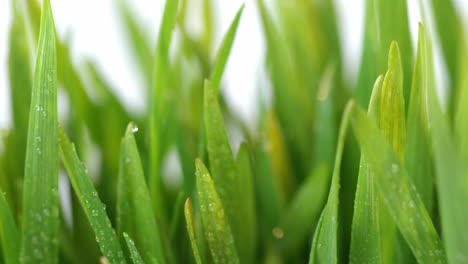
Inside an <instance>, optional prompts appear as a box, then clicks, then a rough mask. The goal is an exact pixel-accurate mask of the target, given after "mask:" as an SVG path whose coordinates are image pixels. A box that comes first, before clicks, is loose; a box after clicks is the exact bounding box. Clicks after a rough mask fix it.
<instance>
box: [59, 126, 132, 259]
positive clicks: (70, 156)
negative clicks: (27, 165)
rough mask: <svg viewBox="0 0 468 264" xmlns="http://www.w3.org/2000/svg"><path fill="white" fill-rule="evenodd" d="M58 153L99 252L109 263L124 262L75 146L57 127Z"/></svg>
mask: <svg viewBox="0 0 468 264" xmlns="http://www.w3.org/2000/svg"><path fill="white" fill-rule="evenodd" d="M59 143H60V155H61V158H62V161H63V164H64V165H65V168H66V169H67V172H68V177H69V178H70V181H71V183H72V186H73V189H74V190H75V193H76V195H77V196H78V199H79V200H80V203H81V206H82V207H83V210H84V211H85V213H86V216H87V217H88V220H89V222H90V224H91V227H92V229H93V231H94V232H95V234H96V241H97V242H98V244H99V247H100V248H101V252H102V254H103V255H104V257H106V258H107V259H108V260H109V262H110V263H117V264H124V263H126V262H125V258H124V254H123V252H122V248H121V247H120V244H119V241H118V239H117V236H116V235H115V232H114V230H113V228H112V226H111V222H110V220H109V218H108V217H107V213H106V210H105V208H104V205H103V204H102V202H101V201H100V199H99V196H98V194H97V192H96V190H95V188H94V186H93V184H92V182H91V180H90V179H89V177H88V175H87V173H86V169H85V168H84V167H83V164H82V163H81V161H80V159H79V158H78V154H77V153H76V150H75V146H74V145H73V144H72V143H71V142H70V140H69V139H68V137H67V136H66V134H65V132H64V131H63V129H61V128H60V129H59Z"/></svg>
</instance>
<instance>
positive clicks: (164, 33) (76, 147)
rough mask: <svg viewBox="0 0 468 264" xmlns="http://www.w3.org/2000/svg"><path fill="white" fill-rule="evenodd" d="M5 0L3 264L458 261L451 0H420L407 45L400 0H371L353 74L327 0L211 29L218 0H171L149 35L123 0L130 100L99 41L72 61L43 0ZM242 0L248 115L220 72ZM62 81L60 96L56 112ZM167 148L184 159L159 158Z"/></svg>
mask: <svg viewBox="0 0 468 264" xmlns="http://www.w3.org/2000/svg"><path fill="white" fill-rule="evenodd" d="M10 1H11V2H12V5H11V6H12V14H13V16H12V23H11V24H10V34H9V38H10V39H9V42H8V43H9V44H8V45H9V54H8V70H9V75H8V76H9V84H10V86H9V88H10V101H11V105H12V111H11V112H12V120H13V125H12V127H11V128H8V129H5V130H4V131H1V132H2V133H1V134H0V140H1V144H0V146H2V148H0V248H1V249H2V250H1V254H0V263H6V264H15V263H25V264H26V263H45V264H54V263H73V264H75V263H113V264H114V263H117V264H121V263H134V264H140V263H147V264H150V263H163V264H164V263H165V264H175V263H196V264H210V263H278V264H281V263H325V264H329V263H377V264H378V263H450V264H464V263H468V251H467V249H468V227H467V225H466V223H468V177H467V175H468V165H467V164H466V162H465V161H466V159H467V158H468V116H467V115H468V78H467V75H466V73H465V72H466V71H467V70H468V64H467V61H468V46H467V43H468V42H467V38H466V36H465V35H464V32H465V30H464V27H463V23H461V21H462V17H461V16H459V14H458V13H457V10H456V9H455V6H454V4H453V3H452V2H451V1H440V0H432V1H429V3H430V7H432V10H431V11H432V12H433V13H434V16H431V17H433V18H434V21H427V20H426V19H427V18H428V17H430V16H429V14H426V11H425V10H421V13H422V16H423V21H422V23H420V24H419V34H418V42H417V45H416V47H417V49H416V50H413V49H412V43H411V38H410V30H409V25H413V24H416V23H418V22H419V21H410V20H409V18H408V17H409V16H408V10H407V1H405V0H396V1H386V0H366V1H365V23H364V36H363V38H364V39H363V53H362V56H361V58H360V61H359V64H357V65H353V67H356V68H359V72H358V79H357V83H356V84H354V83H350V82H348V81H346V80H347V79H346V78H345V77H344V76H343V67H344V65H343V63H342V61H343V59H342V58H341V52H340V51H341V49H343V47H341V46H340V45H341V42H339V39H340V37H341V36H339V33H338V32H341V31H339V30H338V27H337V24H338V23H337V21H338V18H337V14H336V12H335V10H336V6H334V4H333V1H332V0H323V1H299V0H295V1H286V0H274V1H271V2H272V3H270V2H268V3H267V1H264V0H257V1H251V2H246V3H245V5H241V6H240V7H239V9H238V10H237V12H236V14H235V15H234V16H233V19H232V22H231V24H230V26H229V27H228V28H222V29H221V28H219V29H218V28H216V24H217V23H216V17H217V15H218V14H217V13H216V12H215V9H214V7H215V6H216V4H219V3H215V2H214V0H203V2H202V8H201V9H200V10H199V11H200V14H195V16H192V14H189V13H190V12H197V10H192V9H189V5H188V2H189V1H187V0H180V1H179V0H166V2H165V8H164V14H163V16H162V20H161V27H160V28H159V33H157V34H155V32H147V31H145V29H144V27H142V26H141V24H140V22H141V21H140V20H139V18H138V17H137V16H136V15H135V14H134V13H132V12H131V11H130V9H131V8H130V7H131V4H132V2H131V1H130V0H119V1H117V2H116V7H117V9H116V10H117V11H118V12H119V14H120V16H121V18H122V23H121V24H120V25H117V26H121V27H123V29H124V30H123V32H125V33H126V36H127V39H126V41H127V42H128V43H127V44H128V47H129V52H130V54H133V59H134V63H135V64H134V65H136V67H137V69H138V71H139V74H141V76H142V77H143V80H145V82H144V84H143V85H144V87H143V89H142V90H143V91H144V92H145V96H146V98H147V102H146V111H144V113H141V114H134V113H132V112H131V111H129V110H128V109H126V107H125V106H124V105H123V104H122V102H120V101H119V99H118V97H117V96H116V95H115V94H114V92H113V88H112V87H111V85H110V84H109V82H108V80H107V79H106V77H107V78H109V77H110V78H113V76H106V77H104V76H103V74H102V69H100V68H99V67H97V64H96V63H94V61H93V58H91V59H86V60H84V63H83V64H77V63H76V62H75V61H74V59H73V58H72V56H71V54H72V51H71V50H70V47H69V45H68V42H66V41H65V40H64V39H62V38H61V37H60V36H56V33H55V25H54V20H53V8H51V7H53V5H52V6H51V4H50V0H43V1H42V5H40V4H39V3H38V2H37V1H36V0H24V1H16V0H10ZM272 5H273V6H272ZM271 7H273V8H271ZM252 8H256V9H257V11H258V13H259V17H260V22H261V24H262V27H263V33H264V38H265V48H266V52H265V64H264V65H263V66H262V67H265V71H266V72H267V76H268V78H269V79H270V80H269V84H270V85H268V87H267V89H270V90H271V99H272V100H271V103H266V102H267V100H266V99H265V98H261V99H260V101H259V102H258V107H257V111H256V112H255V113H253V114H255V115H256V120H257V123H253V124H252V123H247V122H246V121H245V120H243V119H242V118H241V117H239V116H238V114H237V113H236V111H234V110H232V109H231V108H230V104H229V101H228V100H227V98H226V97H225V91H224V89H225V85H224V83H223V74H224V73H225V72H226V71H229V57H230V53H231V50H232V49H234V48H235V45H236V34H237V33H238V32H241V31H242V30H245V27H247V26H250V25H245V24H242V15H243V12H245V11H244V10H247V9H252ZM244 15H245V14H244ZM188 17H196V19H199V20H200V21H199V22H200V24H201V25H203V27H202V31H201V34H198V35H195V34H193V33H192V32H190V31H188V28H189V27H188V26H187V25H188V23H192V22H193V21H188ZM429 22H433V23H429ZM428 24H434V25H435V32H430V31H429V30H428V29H427V27H425V26H423V25H428ZM215 30H219V31H220V32H225V33H224V36H223V38H222V40H221V41H220V43H214V41H213V39H214V32H215ZM153 36H155V37H156V44H155V46H154V47H152V46H151V44H150V43H151V41H150V39H152V37H153ZM173 38H174V39H177V41H171V40H172V39H173ZM434 39H439V41H440V44H441V51H442V56H443V59H444V60H445V65H446V67H447V72H448V73H449V74H448V77H449V82H448V83H449V85H448V87H447V91H448V94H449V96H448V98H449V99H448V100H447V103H446V104H445V103H443V102H441V100H440V99H439V97H438V95H437V89H438V87H436V83H435V76H434V67H435V65H434V60H433V48H432V47H433V45H432V43H433V41H434ZM345 45H347V44H346V43H345ZM245 61H246V63H248V58H245ZM442 66H443V65H442ZM129 67H130V66H129ZM259 85H264V84H263V83H260V84H259ZM233 88H234V89H235V87H233ZM444 88H445V87H444ZM60 92H63V94H64V95H65V96H66V97H68V102H69V108H70V111H69V113H67V114H66V115H63V116H61V118H60V119H59V118H58V110H57V94H58V93H60ZM365 110H367V112H366V111H365ZM137 131H138V132H137ZM237 138H240V139H241V141H242V142H241V143H240V144H239V145H238V141H237ZM234 139H236V140H234ZM174 150H175V155H176V156H177V158H178V161H179V163H178V164H177V166H180V168H181V170H180V171H177V172H175V173H179V174H181V175H174V172H173V171H171V170H167V169H165V168H166V167H167V163H168V160H169V159H172V156H171V155H173V154H174ZM96 152H98V153H100V155H99V156H100V158H99V159H98V161H99V164H98V166H97V167H93V168H92V169H91V170H89V171H88V170H87V169H86V167H91V165H92V164H95V162H94V161H93V160H92V159H95V158H96V155H95V153H96ZM60 160H61V162H59V161H60ZM60 172H62V173H60ZM62 174H63V175H67V176H68V177H65V178H64V179H66V180H67V182H66V184H68V185H69V186H70V188H69V189H70V190H71V193H66V192H62V190H59V186H58V182H59V175H62ZM60 177H62V176H60ZM171 179H181V182H175V183H174V181H172V180H171ZM64 195H69V197H65V196H64ZM61 199H63V201H70V204H69V205H66V206H69V207H70V208H63V207H61V203H60V202H61ZM184 202H185V205H184ZM65 209H66V210H65ZM69 211H71V221H69V220H66V219H68V218H67V217H66V213H65V212H69Z"/></svg>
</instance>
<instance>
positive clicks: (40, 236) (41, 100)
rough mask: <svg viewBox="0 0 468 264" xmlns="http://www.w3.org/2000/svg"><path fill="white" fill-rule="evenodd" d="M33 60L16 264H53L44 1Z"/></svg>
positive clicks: (53, 138) (53, 106)
mask: <svg viewBox="0 0 468 264" xmlns="http://www.w3.org/2000/svg"><path fill="white" fill-rule="evenodd" d="M37 54H38V55H37V60H36V66H35V67H36V68H35V72H34V82H33V90H32V97H31V98H32V99H31V108H30V114H29V118H30V119H29V131H28V140H27V147H26V162H25V177H24V197H23V199H24V200H23V237H24V238H25V239H23V241H22V248H21V262H22V263H57V262H58V243H57V242H58V228H59V221H58V219H59V218H58V210H59V198H58V140H57V55H56V47H55V26H54V21H53V17H52V10H51V7H50V2H49V0H44V1H43V4H42V15H41V32H40V34H39V44H38V50H37Z"/></svg>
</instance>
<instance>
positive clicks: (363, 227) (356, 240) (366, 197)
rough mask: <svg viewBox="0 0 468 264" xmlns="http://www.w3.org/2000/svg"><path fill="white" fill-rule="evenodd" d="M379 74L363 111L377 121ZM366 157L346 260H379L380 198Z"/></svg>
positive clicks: (358, 261) (358, 186)
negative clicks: (366, 109)
mask: <svg viewBox="0 0 468 264" xmlns="http://www.w3.org/2000/svg"><path fill="white" fill-rule="evenodd" d="M383 79H384V77H383V75H380V76H379V77H378V78H377V80H376V81H375V84H374V88H373V89H372V96H371V99H370V102H369V109H368V111H367V115H368V116H369V117H370V118H371V119H372V120H373V121H374V122H376V123H377V126H378V122H379V117H380V104H381V101H382V85H383ZM376 188H377V187H376V185H375V181H374V177H373V175H372V172H371V171H369V166H368V164H367V159H366V157H365V156H364V155H362V154H361V162H360V165H359V176H358V182H357V187H356V197H355V200H354V214H353V223H352V227H351V246H350V252H349V261H350V263H376V264H378V263H382V262H383V259H382V248H381V242H382V241H381V237H380V231H381V230H380V219H379V214H380V199H379V194H378V192H377V190H376Z"/></svg>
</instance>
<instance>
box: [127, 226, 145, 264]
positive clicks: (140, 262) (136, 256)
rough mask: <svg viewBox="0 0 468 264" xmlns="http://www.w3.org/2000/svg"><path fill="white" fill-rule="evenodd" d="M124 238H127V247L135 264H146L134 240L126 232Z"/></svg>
mask: <svg viewBox="0 0 468 264" xmlns="http://www.w3.org/2000/svg"><path fill="white" fill-rule="evenodd" d="M123 237H124V238H125V241H126V242H127V247H128V249H129V250H130V254H131V258H132V261H133V264H144V263H145V262H144V261H143V259H142V258H141V255H140V253H139V252H138V249H137V248H136V246H135V242H133V240H132V239H131V238H130V237H129V236H128V234H127V233H125V232H124V233H123Z"/></svg>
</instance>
